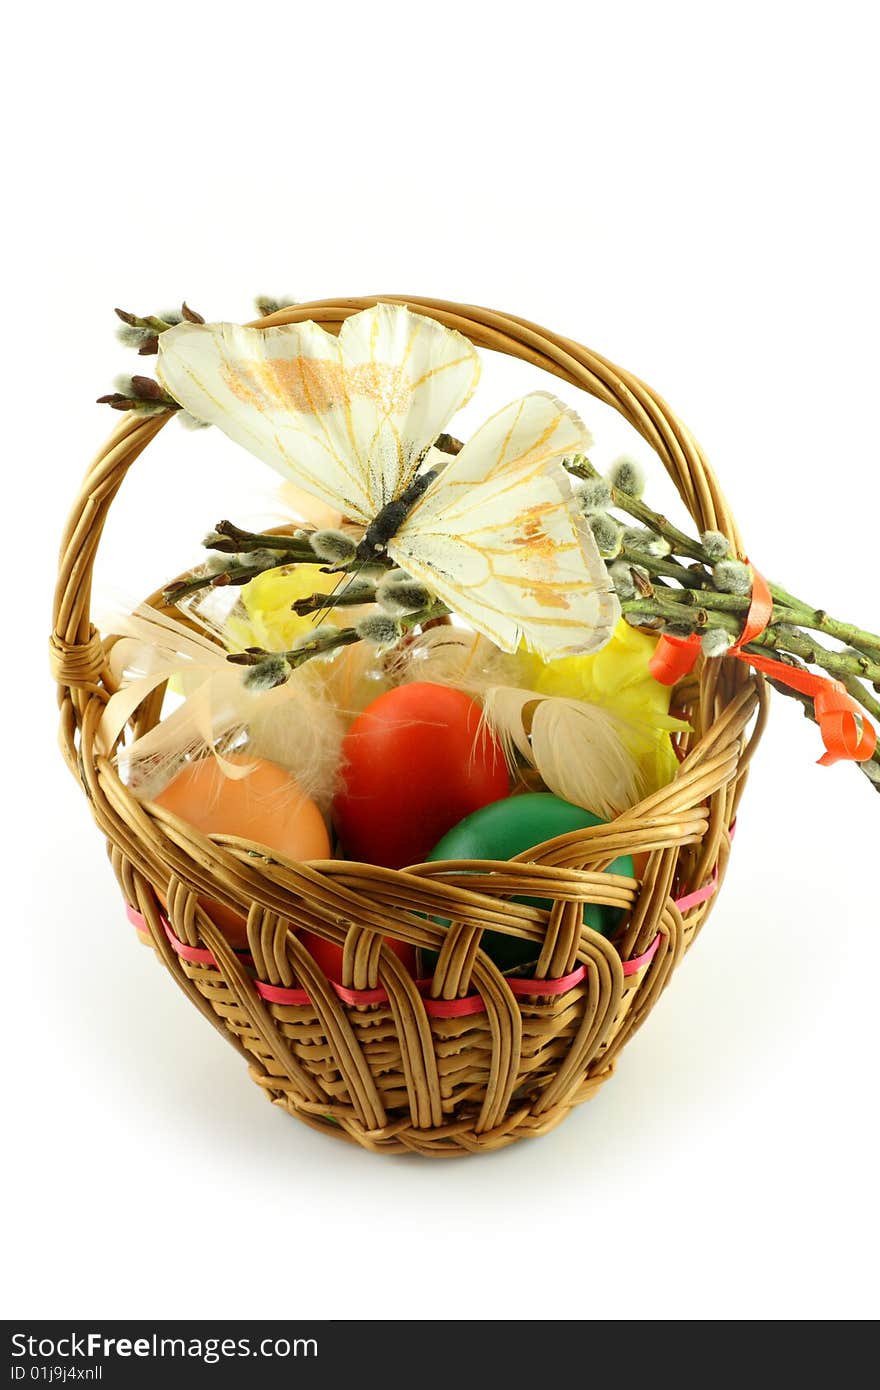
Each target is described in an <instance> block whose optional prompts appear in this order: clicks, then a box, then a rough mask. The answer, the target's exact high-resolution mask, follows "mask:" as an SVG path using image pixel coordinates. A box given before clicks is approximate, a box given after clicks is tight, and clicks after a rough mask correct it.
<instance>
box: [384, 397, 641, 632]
mask: <svg viewBox="0 0 880 1390" xmlns="http://www.w3.org/2000/svg"><path fill="white" fill-rule="evenodd" d="M589 442H590V436H589V434H588V432H587V430H586V428H585V426H584V425H583V423H582V421H581V420H580V419H579V417H578V416H577V415H576V414H575V412H574V411H572V410H569V409H568V408H567V407H566V406H564V405H563V404H562V403H561V402H560V401H558V400H556V398H555V397H553V396H550V395H547V394H545V393H544V392H535V393H534V394H533V395H530V396H525V397H524V398H523V399H522V400H519V401H514V402H513V404H512V405H509V406H506V407H505V409H503V410H501V411H499V412H498V414H497V415H494V416H493V417H492V418H491V419H490V420H488V421H487V422H486V424H485V425H483V427H482V428H481V429H480V430H478V431H477V433H476V434H475V435H474V436H473V437H472V438H471V439H470V441H469V442H468V443H467V444H466V445H465V447H464V448H463V449H462V451H461V453H459V454H458V455H457V456H456V458H455V459H454V460H453V461H452V462H451V463H449V464H447V465H446V467H445V468H444V470H443V472H442V473H441V474H440V476H439V477H438V478H437V480H436V481H435V482H434V483H432V485H431V486H430V488H429V489H428V490H427V492H426V493H425V495H424V496H423V497H422V498H421V499H420V501H419V502H417V503H416V505H415V507H414V508H413V510H412V511H411V512H410V514H409V516H408V517H407V520H406V521H405V522H404V524H403V526H402V527H401V529H400V531H399V532H398V534H397V536H396V537H395V538H394V540H393V541H392V543H391V544H390V545H389V548H388V549H389V553H390V554H391V556H392V558H393V559H394V560H396V561H397V563H398V564H400V565H401V566H402V567H403V568H404V569H406V570H408V571H409V573H410V574H412V575H413V576H414V577H416V578H418V579H420V580H421V581H422V583H424V584H426V585H427V586H428V588H430V589H431V590H433V592H435V593H436V594H438V595H439V596H440V597H441V598H442V599H443V600H444V601H445V602H446V603H448V604H449V606H450V607H451V608H452V609H453V610H454V611H455V612H456V613H458V614H459V616H460V617H462V618H464V619H465V620H466V621H467V622H469V623H470V624H471V626H472V627H474V628H476V630H477V631H478V632H482V633H484V634H485V635H486V636H487V637H490V638H491V639H492V641H493V642H495V643H496V644H497V645H498V646H499V647H500V648H501V649H502V650H503V651H508V652H510V651H515V650H517V648H518V647H519V646H520V644H521V642H525V644H526V646H527V647H528V648H529V649H530V650H533V651H536V652H538V653H539V654H540V655H541V656H542V657H544V658H545V659H549V658H552V657H554V656H561V655H563V654H570V653H574V652H589V651H594V650H597V649H598V648H599V647H601V646H603V645H604V644H605V642H607V641H608V639H609V637H610V636H611V633H612V631H613V628H614V624H615V623H616V621H617V619H618V617H619V615H620V608H619V604H618V602H617V598H616V596H615V594H614V592H613V589H612V587H611V584H610V581H609V579H608V574H607V571H606V569H605V565H604V564H603V562H602V559H601V557H600V555H599V552H598V550H597V548H596V543H595V541H594V540H593V535H592V532H591V531H590V529H589V527H588V526H587V525H586V523H585V521H584V519H583V517H582V515H581V513H580V510H579V509H578V507H577V504H576V502H575V500H574V497H573V495H572V491H571V487H570V485H569V481H568V475H567V474H566V472H565V470H564V469H563V467H562V465H561V463H560V460H561V459H562V458H563V457H564V456H565V455H566V454H570V453H573V452H575V451H577V450H578V449H583V448H584V447H586V446H587V445H588V444H589Z"/></svg>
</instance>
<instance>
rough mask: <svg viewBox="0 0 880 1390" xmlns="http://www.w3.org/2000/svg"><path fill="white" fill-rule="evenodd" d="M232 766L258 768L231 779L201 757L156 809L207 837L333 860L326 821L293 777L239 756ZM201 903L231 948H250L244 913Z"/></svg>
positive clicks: (158, 801) (211, 760) (159, 799)
mask: <svg viewBox="0 0 880 1390" xmlns="http://www.w3.org/2000/svg"><path fill="white" fill-rule="evenodd" d="M229 761H231V762H237V763H240V764H241V765H242V766H253V771H251V772H249V773H248V775H247V776H246V777H241V778H233V777H227V776H226V775H225V774H224V773H223V771H222V770H221V768H220V766H219V765H218V763H217V761H216V760H215V759H214V758H201V759H199V761H198V762H193V763H187V764H186V766H185V767H183V768H181V770H180V772H178V773H177V775H176V777H174V778H173V779H172V781H171V782H169V784H168V786H167V787H165V789H164V791H162V792H161V793H160V794H159V796H157V797H156V804H157V805H158V806H163V807H164V808H165V810H166V811H171V812H173V814H174V815H175V816H179V818H180V819H181V820H183V821H188V822H189V824H190V825H194V826H195V827H196V829H197V830H201V831H202V832H203V834H205V835H236V836H239V837H240V838H241V839H244V840H254V841H255V842H256V843H257V844H259V845H265V847H266V848H267V849H268V850H271V851H274V852H275V853H277V854H282V855H284V857H285V858H286V859H296V860H307V859H329V858H330V857H331V854H330V837H329V835H328V834H327V827H326V825H325V824H324V818H323V816H322V815H321V812H320V811H319V810H318V807H317V806H316V805H315V803H314V802H313V801H311V800H310V799H309V797H307V796H306V795H305V794H304V793H303V792H302V791H301V790H300V788H299V787H298V786H297V784H296V782H295V780H294V779H293V777H291V775H290V773H289V772H285V770H284V769H283V768H281V767H278V766H277V764H275V763H270V762H267V761H266V760H265V759H264V758H250V757H245V756H243V755H241V754H236V755H234V756H232V757H231V758H230V759H229ZM200 902H201V903H202V906H203V907H204V908H205V910H206V911H208V912H210V914H211V917H212V918H213V920H214V921H215V922H216V923H217V925H218V926H219V927H220V928H221V929H222V931H223V934H224V936H226V938H227V940H228V941H229V942H230V944H231V945H233V946H236V947H245V946H247V929H246V928H247V924H246V920H245V918H244V917H243V916H242V914H241V913H239V912H236V911H235V910H234V909H233V908H230V907H226V906H224V905H223V904H222V903H218V902H213V901H209V900H207V899H205V900H202V899H200Z"/></svg>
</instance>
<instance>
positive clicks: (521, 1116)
mask: <svg viewBox="0 0 880 1390" xmlns="http://www.w3.org/2000/svg"><path fill="white" fill-rule="evenodd" d="M614 1067H615V1063H614V1062H611V1063H609V1065H608V1066H607V1067H605V1069H604V1070H603V1071H600V1072H597V1073H596V1075H595V1076H590V1077H588V1078H587V1080H586V1081H585V1082H584V1084H583V1085H582V1086H581V1087H580V1088H579V1090H578V1091H577V1092H576V1093H575V1095H574V1097H573V1098H572V1099H571V1100H570V1101H567V1102H566V1104H565V1105H559V1106H556V1107H555V1109H553V1110H548V1111H546V1112H545V1113H544V1114H541V1115H533V1114H532V1110H531V1106H530V1105H529V1104H522V1105H520V1106H518V1107H517V1108H515V1109H514V1110H512V1111H511V1113H510V1114H509V1115H508V1116H507V1118H506V1119H505V1121H504V1123H503V1124H501V1125H497V1126H496V1127H495V1128H494V1129H491V1130H486V1131H484V1132H482V1133H478V1132H477V1130H476V1129H475V1127H474V1126H475V1121H476V1115H473V1116H469V1117H467V1118H462V1119H460V1120H457V1121H455V1122H454V1123H452V1124H448V1125H442V1126H439V1127H435V1128H433V1129H418V1128H417V1127H416V1126H414V1125H413V1123H412V1121H411V1119H410V1118H409V1116H406V1117H403V1118H401V1119H399V1120H396V1121H394V1122H393V1123H392V1124H389V1125H386V1126H385V1127H384V1128H383V1129H374V1130H367V1129H364V1127H363V1126H362V1125H361V1124H359V1123H358V1121H357V1120H356V1119H355V1118H354V1117H353V1116H352V1113H351V1111H350V1110H348V1109H347V1107H344V1106H332V1105H329V1104H328V1105H326V1106H322V1105H318V1104H313V1103H310V1102H305V1103H303V1102H302V1101H297V1100H294V1098H293V1097H292V1096H291V1095H290V1094H288V1093H287V1092H286V1091H284V1090H279V1087H278V1080H279V1078H278V1077H277V1076H267V1075H266V1074H265V1072H259V1071H257V1069H256V1068H255V1067H249V1068H248V1073H249V1075H250V1077H251V1079H252V1080H253V1081H255V1082H256V1084H257V1085H258V1086H259V1087H260V1088H261V1090H263V1091H264V1092H265V1093H266V1096H267V1097H268V1099H269V1100H270V1101H271V1102H272V1104H273V1105H278V1106H280V1107H281V1108H282V1109H283V1110H286V1111H287V1113H288V1114H289V1115H292V1116H293V1117H294V1118H295V1119H297V1120H301V1121H302V1122H303V1123H304V1124H307V1125H309V1127H310V1128H311V1129H317V1130H319V1131H320V1132H321V1133H322V1134H329V1135H332V1137H333V1138H335V1139H344V1140H345V1141H346V1142H347V1143H350V1144H357V1145H358V1146H359V1147H360V1148H362V1149H367V1150H369V1152H370V1153H381V1154H419V1155H421V1156H423V1157H426V1158H458V1157H460V1156H463V1155H466V1154H474V1153H486V1152H491V1151H492V1150H494V1149H504V1148H507V1146H508V1144H515V1143H516V1142H517V1140H518V1139H537V1138H538V1137H539V1136H540V1135H542V1134H548V1133H549V1132H550V1130H551V1129H555V1128H556V1126H557V1125H559V1124H561V1123H562V1121H563V1120H564V1119H565V1117H566V1115H568V1113H569V1111H570V1110H572V1109H573V1108H574V1106H575V1105H581V1104H582V1103H583V1102H584V1101H587V1100H591V1099H592V1097H593V1096H594V1095H595V1094H596V1092H597V1091H598V1090H599V1087H600V1086H601V1085H602V1084H603V1083H604V1082H605V1081H607V1080H608V1078H609V1077H610V1076H612V1075H613V1073H614ZM334 1112H335V1113H334Z"/></svg>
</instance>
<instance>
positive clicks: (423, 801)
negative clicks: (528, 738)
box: [333, 681, 510, 869]
mask: <svg viewBox="0 0 880 1390" xmlns="http://www.w3.org/2000/svg"><path fill="white" fill-rule="evenodd" d="M480 717H481V711H480V707H479V705H477V704H475V703H474V701H473V700H471V699H470V698H469V697H468V696H467V695H465V694H463V693H462V691H460V690H452V689H450V688H449V687H448V686H445V685H433V684H430V683H428V682H425V681H418V682H414V683H413V684H411V685H401V686H398V687H397V688H396V689H395V690H389V691H387V692H386V693H385V694H384V695H380V696H379V698H378V700H374V701H373V703H372V704H371V705H368V706H367V708H366V709H365V710H364V712H363V713H362V714H360V715H359V716H358V718H357V719H356V720H355V721H354V723H353V724H352V726H351V728H350V729H349V731H348V733H347V734H346V736H345V739H344V741H343V745H342V753H343V779H344V783H345V785H344V789H343V790H342V791H341V792H340V793H339V794H338V796H337V797H336V800H335V802H334V805H333V820H334V823H335V825H336V829H337V832H338V834H339V839H340V842H341V844H342V848H343V851H344V853H345V854H346V856H347V857H348V858H349V859H358V860H361V861H362V862H363V863H367V864H383V865H384V866H385V867H386V868H389V869H401V868H404V867H405V866H406V865H407V864H420V863H421V862H422V861H423V860H425V859H427V857H428V855H429V853H430V852H431V850H432V849H433V847H434V845H435V844H436V843H437V841H438V840H439V839H441V838H442V836H444V835H445V834H446V832H447V830H451V829H452V827H453V826H454V825H457V824H458V822H459V821H460V820H462V819H463V818H464V817H465V816H469V815H470V814H471V812H472V811H478V810H479V809H480V807H481V806H487V805H488V804H489V802H490V801H500V800H501V798H502V797H504V796H507V794H508V792H509V790H510V778H509V776H508V772H507V765H506V762H505V759H504V754H503V752H502V750H501V747H500V746H499V744H498V741H497V740H496V739H495V738H494V737H493V735H492V734H490V732H489V730H488V729H486V728H485V727H483V728H482V729H481V728H480Z"/></svg>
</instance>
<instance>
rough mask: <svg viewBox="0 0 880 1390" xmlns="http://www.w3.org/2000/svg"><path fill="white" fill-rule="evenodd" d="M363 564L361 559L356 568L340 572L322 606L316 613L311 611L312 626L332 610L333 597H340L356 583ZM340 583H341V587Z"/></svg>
mask: <svg viewBox="0 0 880 1390" xmlns="http://www.w3.org/2000/svg"><path fill="white" fill-rule="evenodd" d="M365 565H366V561H362V562H361V564H359V565H358V567H357V569H356V570H353V571H352V572H351V573H350V574H341V575H340V576H339V579H338V581H337V583H336V584H335V585H334V587H333V588H332V589H331V590H330V592H329V594H328V595H327V602H326V603H325V604H323V605H322V607H321V608H319V609H318V610H317V612H316V613H313V615H312V627H317V626H319V625H320V624H321V623H322V622H323V621H324V619H325V618H326V616H327V614H328V613H330V612H332V610H333V609H334V608H335V607H336V605H335V603H334V602H333V600H334V599H338V598H341V597H342V596H343V595H344V594H347V593H348V591H349V589H351V588H352V586H353V585H355V584H356V583H357V581H358V579H359V578H360V576H361V572H362V570H363V569H364V566H365ZM346 580H347V581H348V582H347V583H346V582H344V581H346ZM340 585H342V587H341V588H340Z"/></svg>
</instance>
